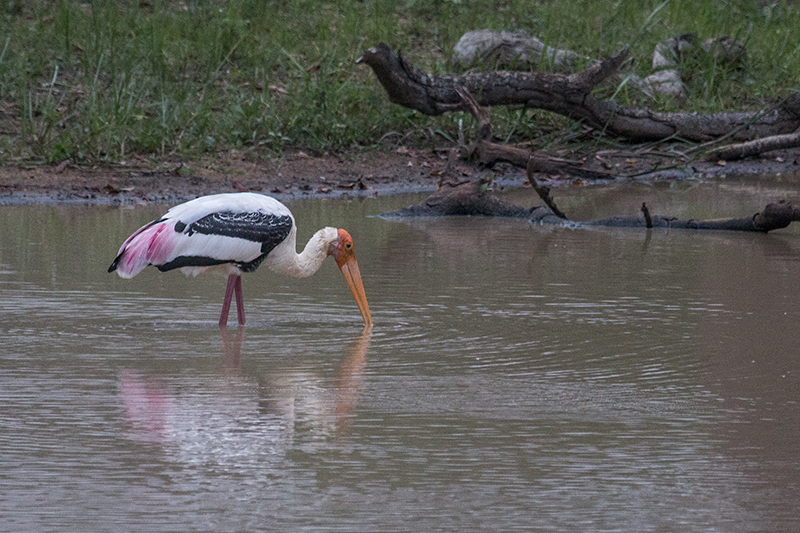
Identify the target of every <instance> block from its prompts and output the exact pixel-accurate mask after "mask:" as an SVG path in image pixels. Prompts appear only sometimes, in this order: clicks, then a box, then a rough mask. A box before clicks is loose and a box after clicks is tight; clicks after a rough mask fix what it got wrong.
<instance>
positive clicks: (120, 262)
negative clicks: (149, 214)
mask: <svg viewBox="0 0 800 533" xmlns="http://www.w3.org/2000/svg"><path fill="white" fill-rule="evenodd" d="M177 222H178V221H177V220H165V221H160V222H156V223H152V222H151V223H149V224H146V225H144V226H142V227H141V228H139V229H138V230H136V232H135V233H134V234H133V235H131V236H130V237H128V238H127V239H126V240H125V242H123V243H122V246H121V247H120V249H119V253H118V254H117V258H116V259H115V260H114V262H113V263H112V264H111V268H109V269H108V271H109V272H113V271H114V270H116V271H117V273H118V274H119V275H120V277H123V278H132V277H133V276H135V275H136V274H138V273H139V272H141V271H142V270H144V269H145V267H146V266H147V265H150V264H155V265H158V264H162V263H165V262H166V261H167V260H168V259H169V257H170V256H171V255H172V252H173V250H174V248H175V245H176V244H177V240H176V239H175V237H176V236H178V235H180V234H179V233H177V232H176V231H175V224H176V223H177Z"/></svg>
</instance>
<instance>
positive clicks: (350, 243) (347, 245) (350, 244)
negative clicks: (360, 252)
mask: <svg viewBox="0 0 800 533" xmlns="http://www.w3.org/2000/svg"><path fill="white" fill-rule="evenodd" d="M344 247H345V248H347V249H348V250H349V249H350V248H352V247H353V243H352V242H348V243H347V244H345V245H344Z"/></svg>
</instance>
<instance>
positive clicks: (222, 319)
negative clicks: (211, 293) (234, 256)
mask: <svg viewBox="0 0 800 533" xmlns="http://www.w3.org/2000/svg"><path fill="white" fill-rule="evenodd" d="M237 279H239V276H236V275H233V274H231V275H230V276H228V288H227V289H225V299H224V300H222V314H220V315H219V327H223V326H227V325H228V312H230V310H231V297H232V296H233V289H234V286H235V285H236V280H237ZM239 283H240V284H241V283H242V282H241V280H239ZM239 290H240V291H241V288H240V289H239ZM236 299H237V300H238V299H239V298H238V293H237V298H236ZM237 305H238V303H237Z"/></svg>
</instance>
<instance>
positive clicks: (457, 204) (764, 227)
mask: <svg viewBox="0 0 800 533" xmlns="http://www.w3.org/2000/svg"><path fill="white" fill-rule="evenodd" d="M486 185H487V183H486V182H484V181H482V180H463V181H459V180H455V179H452V180H443V182H442V183H441V184H440V186H439V188H438V189H437V190H436V192H434V193H433V194H431V195H430V196H429V197H428V198H427V199H425V200H423V201H422V202H420V203H418V204H416V205H412V206H409V207H404V208H403V209H399V210H397V211H392V212H389V213H384V214H383V215H382V216H383V217H386V218H395V217H434V216H459V215H461V216H463V215H471V216H497V217H512V218H522V219H526V220H529V221H530V222H534V223H539V224H555V225H570V226H571V227H581V226H585V227H627V228H642V229H650V228H672V229H689V230H727V231H749V232H759V233H767V232H769V231H773V230H776V229H782V228H785V227H787V226H789V224H791V223H792V222H796V221H800V209H798V208H795V207H794V206H792V204H791V203H789V202H785V201H780V202H777V203H771V204H768V205H767V206H766V207H765V208H764V209H763V210H762V211H759V212H758V213H756V214H754V215H752V216H749V217H746V218H727V219H716V220H691V219H690V220H681V219H678V218H675V217H667V216H654V215H651V214H650V213H649V211H648V210H647V209H646V207H645V206H643V209H642V212H643V216H641V217H633V216H614V217H608V218H601V219H595V220H587V221H583V222H574V221H568V220H566V219H565V218H564V217H563V216H559V215H557V214H556V213H555V212H554V211H553V210H552V209H551V208H549V207H545V206H537V207H533V208H530V209H526V208H524V207H520V206H518V205H514V204H512V203H509V202H506V201H503V200H500V199H498V198H497V197H495V196H493V195H492V194H491V192H490V190H489V188H488V187H487V186H486ZM540 194H541V193H540ZM559 213H560V211H559ZM561 215H563V213H562V214H561Z"/></svg>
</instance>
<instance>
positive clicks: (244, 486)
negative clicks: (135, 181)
mask: <svg viewBox="0 0 800 533" xmlns="http://www.w3.org/2000/svg"><path fill="white" fill-rule="evenodd" d="M792 187H793V186H792V185H791V184H787V183H783V182H781V181H780V179H777V178H773V179H771V180H768V181H766V182H764V181H741V182H727V183H716V184H714V183H711V184H701V183H688V184H655V185H654V184H650V185H641V184H639V185H628V186H625V187H621V188H614V189H611V188H608V187H598V188H585V189H576V190H568V191H559V194H558V195H557V199H558V198H559V197H560V199H561V205H563V206H565V210H568V211H569V212H571V213H576V214H577V215H578V216H579V217H580V216H585V217H589V216H606V215H609V214H615V213H621V212H622V214H634V213H636V209H638V206H639V205H641V201H647V202H648V205H650V206H651V210H652V211H653V212H654V213H658V214H667V213H671V214H675V215H677V216H682V217H695V218H711V217H717V216H748V215H750V214H752V213H753V212H755V211H756V210H758V209H760V208H761V207H763V204H764V203H766V202H765V200H767V199H770V198H772V197H774V196H776V195H777V196H781V195H784V194H790V195H791V194H794V195H795V196H796V193H797V191H796V190H794V189H793V188H792ZM525 195H530V192H529V191H517V192H514V193H512V194H511V195H510V196H512V197H514V198H515V199H517V200H518V201H529V200H528V197H527V196H525ZM418 199H419V198H418V197H414V198H409V197H392V198H385V199H381V198H379V199H369V200H349V201H348V200H337V201H319V200H314V201H295V202H292V203H291V204H290V207H291V209H292V210H293V212H294V214H295V217H296V218H297V220H298V221H299V224H300V230H299V240H300V241H301V242H302V243H304V242H305V240H307V239H308V237H309V236H310V235H311V234H312V233H313V231H314V230H316V229H317V228H319V227H321V226H324V225H337V226H340V227H345V228H347V229H348V230H349V231H350V232H351V234H352V235H353V237H354V239H355V243H356V250H357V256H358V260H359V264H360V266H361V272H362V275H363V277H364V284H365V286H366V290H367V296H368V299H369V302H370V307H371V309H372V313H373V318H374V320H375V328H374V330H373V332H372V333H371V334H369V335H364V334H362V332H361V327H360V324H361V319H360V315H359V313H358V310H357V308H356V306H355V303H354V302H353V301H352V297H351V296H350V294H349V292H348V291H347V288H346V286H345V284H344V280H343V279H341V275H340V274H339V273H338V269H336V267H335V264H334V263H333V262H332V261H331V262H330V264H326V265H325V266H324V267H323V268H322V270H321V271H320V272H319V273H318V274H317V275H316V276H314V277H313V278H310V279H308V280H302V281H298V280H293V279H287V278H282V277H279V276H277V275H275V274H273V273H271V272H269V271H268V270H266V269H260V270H259V271H258V272H257V273H255V274H253V275H248V276H246V277H245V279H244V292H245V306H246V309H247V318H248V324H247V326H246V328H242V329H239V328H236V327H231V328H226V329H223V330H222V331H220V329H219V328H218V327H217V325H216V322H217V319H218V316H219V308H220V304H221V300H222V296H223V294H224V290H225V280H224V279H223V278H216V277H199V278H194V279H192V278H186V277H184V276H183V275H181V274H180V273H176V272H172V273H166V274H162V273H159V272H157V271H156V270H155V269H148V270H146V271H145V272H143V273H142V274H140V275H139V276H137V277H136V278H134V279H133V280H122V279H119V278H118V277H117V276H113V275H109V274H107V273H106V269H107V267H108V264H109V263H110V262H111V260H112V259H113V257H114V255H115V253H116V250H117V248H118V246H119V244H120V242H121V241H122V240H123V239H124V238H125V237H126V236H127V235H128V234H129V233H131V232H132V231H133V230H135V229H136V228H138V227H139V226H140V225H141V224H143V223H145V222H147V221H149V220H151V219H153V218H155V217H157V216H159V215H160V214H161V213H162V212H163V211H164V210H165V209H166V206H148V207H136V208H108V207H104V208H87V207H70V208H52V207H3V208H2V209H0V227H2V228H3V234H2V236H0V316H1V317H2V323H0V346H2V352H1V353H0V405H1V406H2V408H1V409H0V472H2V475H0V494H2V498H0V524H2V525H0V530H7V531H24V530H29V531H105V530H114V531H134V530H135V531H251V530H252V531H255V530H274V531H294V530H315V529H316V530H323V531H434V530H437V531H483V530H485V531H513V530H525V531H676V532H677V531H680V532H686V531H726V532H729V531H734V532H736V531H786V532H789V531H797V530H798V528H800V518H798V516H800V513H799V511H800V509H798V502H800V450H798V447H797V442H798V441H800V410H799V409H798V400H800V392H799V391H800V387H799V385H800V383H799V381H800V380H798V376H799V375H800V360H799V359H798V357H797V353H798V352H797V346H798V345H800V328H798V326H797V325H798V323H800V321H799V320H798V319H799V318H800V309H798V305H797V302H798V296H800V294H799V293H800V289H799V288H798V280H800V261H799V259H800V235H799V234H798V232H797V231H795V230H794V229H792V228H790V229H788V230H781V231H778V232H775V233H773V234H769V235H747V234H732V233H713V232H712V233H699V232H694V233H693V232H683V231H669V232H668V231H654V232H651V233H647V232H645V231H640V230H604V229H592V230H582V229H567V228H547V227H539V226H531V225H529V224H527V223H525V222H522V221H514V220H498V219H481V218H452V219H441V220H437V219H430V220H416V221H409V222H405V223H402V222H394V221H387V220H382V219H380V218H374V217H368V216H369V215H374V214H377V213H381V212H383V211H387V210H390V209H395V208H397V207H401V206H403V205H406V204H407V203H411V202H413V201H416V200H418ZM532 203H536V202H532ZM626 210H627V211H626ZM232 326H233V324H232Z"/></svg>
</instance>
